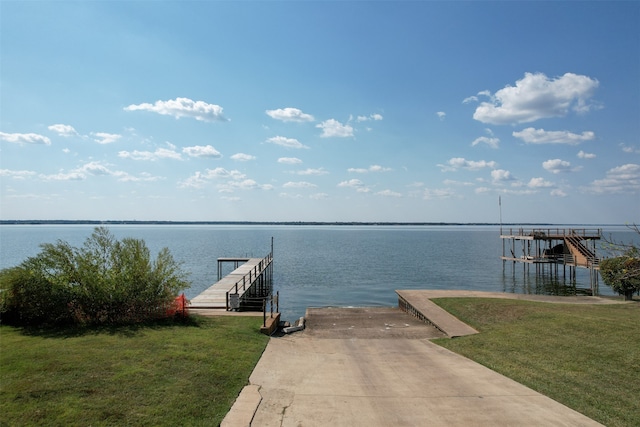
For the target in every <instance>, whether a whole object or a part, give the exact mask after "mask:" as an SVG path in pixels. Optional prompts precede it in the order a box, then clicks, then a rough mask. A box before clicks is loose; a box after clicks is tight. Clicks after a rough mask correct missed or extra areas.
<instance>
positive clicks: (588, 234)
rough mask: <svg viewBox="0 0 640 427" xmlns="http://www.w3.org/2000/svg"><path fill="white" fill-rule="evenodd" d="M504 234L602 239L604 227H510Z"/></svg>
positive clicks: (509, 235)
mask: <svg viewBox="0 0 640 427" xmlns="http://www.w3.org/2000/svg"><path fill="white" fill-rule="evenodd" d="M504 231H506V230H504ZM502 236H503V237H511V236H517V237H525V236H527V237H529V236H533V237H535V238H539V239H544V238H561V237H570V236H574V237H580V238H583V239H600V238H601V237H602V229H601V228H509V232H508V233H504V234H502Z"/></svg>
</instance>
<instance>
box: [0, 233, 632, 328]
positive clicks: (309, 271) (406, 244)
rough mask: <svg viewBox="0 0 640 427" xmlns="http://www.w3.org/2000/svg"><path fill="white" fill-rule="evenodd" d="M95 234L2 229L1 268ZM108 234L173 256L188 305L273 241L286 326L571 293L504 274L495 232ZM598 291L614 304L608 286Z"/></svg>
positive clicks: (582, 272) (627, 236)
mask: <svg viewBox="0 0 640 427" xmlns="http://www.w3.org/2000/svg"><path fill="white" fill-rule="evenodd" d="M563 227H564V228H570V226H563ZM93 228H94V226H91V225H3V226H0V268H6V267H11V266H15V265H18V264H19V263H20V262H22V261H23V260H24V259H26V258H27V257H29V256H34V255H36V254H38V253H39V252H40V247H39V245H40V244H42V243H54V242H55V241H56V240H58V239H62V240H65V241H67V242H69V243H70V244H71V245H73V246H77V247H79V246H81V245H82V244H83V242H84V240H85V239H86V238H87V237H89V236H90V235H91V233H92V231H93ZM108 228H109V230H110V231H111V232H112V233H113V234H114V235H115V236H116V237H117V238H118V239H121V238H123V237H134V238H138V239H143V240H145V242H146V243H147V246H148V247H149V249H150V250H151V252H152V254H154V255H155V254H157V252H158V251H159V250H160V249H161V248H163V247H168V248H169V250H170V251H171V253H172V254H173V256H174V258H175V259H176V260H178V261H180V262H182V263H183V268H184V269H185V270H186V271H188V272H189V273H190V280H191V281H192V285H191V288H190V289H188V290H186V291H185V294H186V295H187V297H188V298H192V297H194V296H196V295H198V294H199V293H200V292H202V291H203V290H205V289H206V288H208V287H209V286H211V285H212V284H213V283H215V281H216V279H217V262H216V260H217V258H219V257H243V256H250V257H263V256H265V255H267V254H268V253H269V251H270V249H271V238H272V237H273V239H274V270H273V280H274V291H279V292H280V310H281V312H282V314H283V318H284V319H286V320H295V319H296V318H298V317H300V316H303V315H304V313H305V310H306V308H307V307H322V306H395V305H397V296H396V294H395V292H394V291H395V290H396V289H469V290H481V291H497V292H516V293H543V294H544V293H562V292H565V291H566V290H567V289H566V288H564V286H563V284H562V283H560V284H558V283H557V282H556V281H553V280H552V278H551V277H548V276H545V277H539V276H538V277H537V276H536V274H535V269H534V268H531V272H530V273H528V274H527V273H525V271H524V269H523V266H522V265H521V264H516V266H515V269H514V268H512V263H510V262H507V263H506V265H505V266H504V267H505V268H504V269H503V262H502V260H501V259H500V256H501V255H502V241H501V239H500V237H499V236H500V231H499V230H500V229H499V227H498V226H327V225H322V226H262V225H237V226H236V225H110V226H109V227H108ZM525 228H531V227H525ZM541 228H549V227H547V226H545V227H541ZM554 228H555V226H554ZM561 228H562V227H561ZM580 228H583V227H582V226H580ZM589 228H597V227H589ZM604 231H605V235H607V236H609V235H610V236H611V237H613V238H614V239H615V240H617V241H624V242H630V241H632V240H636V241H637V237H638V235H637V234H635V233H633V232H631V231H629V230H628V229H627V228H625V227H615V226H609V227H604ZM225 273H226V272H225ZM560 277H561V279H562V275H561V276H560ZM575 285H576V287H577V288H583V289H588V288H589V287H590V284H589V273H588V270H586V269H582V268H579V269H577V280H576V284H575ZM599 291H600V294H603V295H613V293H612V292H611V290H610V288H608V287H607V286H606V285H604V283H602V281H600V289H599Z"/></svg>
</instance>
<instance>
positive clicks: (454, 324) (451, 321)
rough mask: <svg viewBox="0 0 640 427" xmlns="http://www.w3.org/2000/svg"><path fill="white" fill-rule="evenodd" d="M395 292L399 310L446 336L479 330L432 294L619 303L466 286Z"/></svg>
mask: <svg viewBox="0 0 640 427" xmlns="http://www.w3.org/2000/svg"><path fill="white" fill-rule="evenodd" d="M396 294H397V295H398V306H399V307H400V309H401V310H403V311H405V312H406V313H408V314H410V315H412V316H414V317H416V318H418V319H420V320H422V321H424V322H426V323H429V324H431V325H433V326H435V327H436V328H437V329H439V330H440V331H442V332H443V333H444V334H446V335H447V336H448V337H449V338H455V337H461V336H465V335H472V334H477V333H478V331H476V330H475V329H474V328H472V327H471V326H469V325H467V324H466V323H464V322H462V321H461V320H460V319H458V318H457V317H455V316H453V315H452V314H450V313H449V312H447V311H446V310H444V309H442V308H440V306H438V305H437V304H435V303H434V302H433V301H431V299H433V298H502V299H516V300H526V301H537V302H546V303H557V304H620V303H622V301H617V300H611V299H607V298H601V297H594V296H552V295H532V294H511V293H505V292H486V291H466V290H427V289H422V290H396Z"/></svg>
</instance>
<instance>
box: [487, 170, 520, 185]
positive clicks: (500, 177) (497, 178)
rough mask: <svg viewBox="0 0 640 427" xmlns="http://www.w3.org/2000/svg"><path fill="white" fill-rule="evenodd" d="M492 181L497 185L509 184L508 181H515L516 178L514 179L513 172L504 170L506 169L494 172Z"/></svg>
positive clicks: (492, 172)
mask: <svg viewBox="0 0 640 427" xmlns="http://www.w3.org/2000/svg"><path fill="white" fill-rule="evenodd" d="M491 179H492V180H493V182H494V183H496V184H498V183H502V182H507V181H515V178H514V177H513V175H511V172H509V171H508V170H504V169H495V170H492V171H491Z"/></svg>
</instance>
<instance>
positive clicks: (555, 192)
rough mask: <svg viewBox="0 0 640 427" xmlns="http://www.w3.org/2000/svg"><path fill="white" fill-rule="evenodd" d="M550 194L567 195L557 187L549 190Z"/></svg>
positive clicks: (554, 195)
mask: <svg viewBox="0 0 640 427" xmlns="http://www.w3.org/2000/svg"><path fill="white" fill-rule="evenodd" d="M549 194H551V195H552V196H553V197H567V193H565V192H564V191H562V190H560V189H559V188H556V189H554V190H551V193H549Z"/></svg>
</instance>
